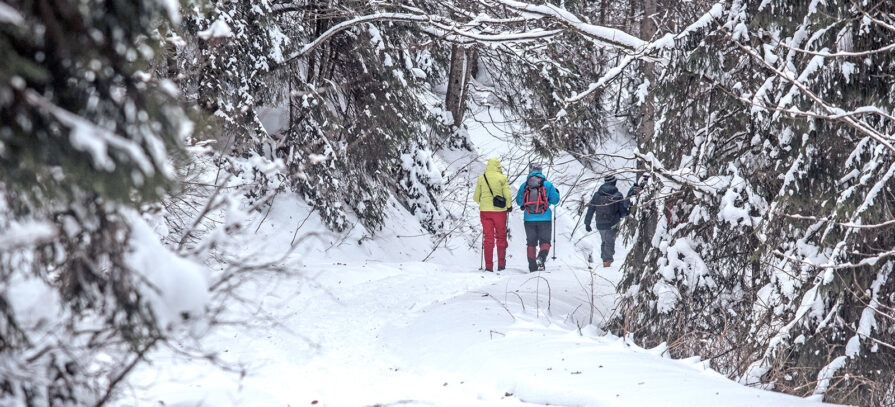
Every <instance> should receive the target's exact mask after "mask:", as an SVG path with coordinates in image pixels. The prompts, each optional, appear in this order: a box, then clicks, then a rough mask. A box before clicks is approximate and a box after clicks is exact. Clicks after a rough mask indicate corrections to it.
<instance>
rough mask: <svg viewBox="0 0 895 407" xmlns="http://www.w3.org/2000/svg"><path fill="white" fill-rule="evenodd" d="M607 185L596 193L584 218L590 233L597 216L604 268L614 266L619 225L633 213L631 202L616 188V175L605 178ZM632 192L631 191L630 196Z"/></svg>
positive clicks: (586, 228) (602, 186) (585, 227)
mask: <svg viewBox="0 0 895 407" xmlns="http://www.w3.org/2000/svg"><path fill="white" fill-rule="evenodd" d="M605 181H606V182H605V183H604V184H603V185H601V186H600V189H598V190H597V192H596V193H594V196H593V198H591V200H590V204H589V205H588V208H587V214H586V215H585V216H584V229H585V230H587V231H588V232H590V231H591V230H592V229H591V227H590V220H591V218H593V217H594V214H596V215H597V219H596V224H597V230H598V231H599V232H600V239H601V240H602V243H601V244H600V257H602V258H603V267H609V266H611V265H612V260H613V259H612V257H613V256H614V255H615V236H616V235H617V234H618V224H619V222H620V221H621V219H622V218H624V217H625V216H628V213H630V211H631V201H630V200H628V199H627V198H622V194H621V192H618V188H616V187H615V183H616V182H617V179H616V178H615V175H610V176H608V177H606V178H605ZM632 192H633V189H632V191H629V193H628V196H630V195H631V193H632Z"/></svg>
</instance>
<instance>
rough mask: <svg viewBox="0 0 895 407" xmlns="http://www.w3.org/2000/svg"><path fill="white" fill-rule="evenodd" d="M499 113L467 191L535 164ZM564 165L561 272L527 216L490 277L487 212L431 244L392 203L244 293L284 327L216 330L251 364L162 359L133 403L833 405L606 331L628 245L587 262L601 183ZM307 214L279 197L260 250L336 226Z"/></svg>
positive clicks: (238, 310)
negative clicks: (501, 266)
mask: <svg viewBox="0 0 895 407" xmlns="http://www.w3.org/2000/svg"><path fill="white" fill-rule="evenodd" d="M495 117H498V120H496V121H500V120H499V119H500V114H499V112H495V111H492V112H488V111H486V110H485V109H484V108H480V109H478V110H477V111H476V112H475V114H474V115H473V120H472V121H473V122H474V123H471V125H470V138H471V140H472V141H473V142H474V144H475V145H476V147H477V148H478V153H479V154H480V155H475V154H462V153H459V152H455V153H451V152H447V153H445V155H444V156H443V157H442V158H443V160H444V162H445V166H446V167H447V170H446V173H447V174H449V175H450V174H451V173H452V171H456V172H455V173H454V174H453V176H454V178H457V181H456V182H455V185H454V187H457V188H461V189H462V188H469V187H470V186H474V179H475V178H474V177H477V176H478V174H479V173H480V172H481V170H482V169H483V168H484V162H485V161H486V159H487V157H489V156H499V157H500V158H502V159H503V161H504V168H505V170H506V171H507V172H508V175H510V177H511V180H512V179H513V178H514V176H515V175H519V174H522V173H523V172H524V169H525V167H526V166H527V164H528V158H527V157H526V155H525V152H524V151H523V150H521V149H520V148H517V147H515V145H516V144H519V143H512V142H507V140H506V139H505V138H504V137H505V136H503V134H506V132H507V128H506V127H505V126H509V124H503V125H501V126H504V127H503V128H501V126H498V125H494V124H491V123H489V121H495V119H494V118H495ZM476 119H478V120H476ZM614 148H616V149H622V147H619V146H615V147H614ZM559 162H562V163H563V164H556V165H554V166H553V167H552V168H550V169H549V170H548V176H550V177H551V179H553V180H554V182H555V183H557V185H558V186H559V188H561V191H560V192H561V193H562V194H563V195H567V194H568V195H571V196H570V198H569V199H567V200H566V204H564V205H562V206H561V207H560V208H559V209H558V210H557V235H558V236H557V240H558V242H557V246H558V247H555V248H556V249H558V251H557V259H556V260H551V261H550V262H548V268H549V269H548V271H547V272H542V273H533V274H530V273H528V272H527V271H526V270H524V268H525V267H526V264H525V259H524V256H525V255H524V253H525V252H524V251H525V248H524V245H525V243H524V232H523V229H522V219H521V214H519V213H518V211H517V212H514V213H513V214H512V216H511V220H510V227H511V231H512V232H511V238H510V242H509V248H508V253H509V258H508V265H509V268H508V270H506V271H504V272H501V273H486V272H483V271H480V270H478V268H479V252H478V250H477V245H478V242H479V241H478V240H477V238H476V236H475V233H477V232H476V230H477V229H476V226H477V223H478V221H477V219H478V213H477V211H470V212H468V213H466V212H464V213H465V214H466V217H467V218H468V219H466V221H467V222H468V224H467V225H462V224H461V225H460V227H458V228H457V229H456V230H458V236H455V237H454V238H453V239H452V240H451V241H449V242H445V243H444V244H442V245H441V246H439V248H438V249H437V250H435V251H434V253H432V241H431V240H430V239H429V238H428V237H426V236H425V235H424V234H421V233H420V230H419V225H418V223H417V222H416V221H415V220H414V219H412V218H410V217H409V216H408V215H407V214H406V212H403V211H402V210H401V209H400V208H399V207H398V206H397V205H394V206H393V213H390V214H389V219H390V220H389V222H388V223H387V224H386V226H385V228H384V230H382V231H378V232H377V234H376V236H375V237H372V238H370V236H369V235H368V234H367V233H366V232H365V231H363V230H361V228H357V227H353V228H351V229H350V230H349V231H348V232H347V233H345V234H343V235H325V236H324V237H323V238H321V239H317V240H313V241H311V242H310V243H309V244H308V245H306V247H305V250H304V251H302V252H301V253H297V254H296V255H295V257H293V259H292V260H294V261H295V262H296V264H300V266H297V269H296V270H294V271H296V273H294V274H292V275H290V276H287V277H282V278H278V279H275V280H269V281H268V280H260V281H258V282H257V283H255V284H254V285H252V286H246V287H243V289H242V291H243V292H242V295H243V297H245V298H247V299H249V301H247V303H246V304H245V305H242V306H240V307H235V308H234V309H233V310H231V313H232V314H233V316H234V318H237V319H239V318H242V319H245V318H254V316H259V317H260V316H265V317H266V318H267V319H268V320H270V321H275V322H276V323H275V324H264V323H259V324H258V326H256V327H253V328H251V329H250V328H246V327H243V326H239V325H234V326H226V327H222V328H218V329H217V330H215V331H214V333H213V334H212V335H209V336H208V337H206V338H204V339H203V342H204V343H205V345H206V347H208V348H209V349H211V350H214V351H216V352H217V354H218V355H219V357H220V358H221V360H224V361H227V362H229V363H233V364H236V365H239V366H243V367H244V369H245V370H244V371H236V372H224V371H221V370H220V369H218V368H216V367H214V366H211V365H209V364H208V363H205V362H202V361H197V360H191V359H188V358H185V357H183V356H178V355H173V354H171V353H169V352H160V354H158V355H155V358H154V364H153V365H150V366H144V367H142V368H141V369H140V370H139V371H138V372H136V374H135V375H134V376H133V377H132V378H131V380H130V382H129V384H130V386H131V389H132V390H131V392H130V393H129V394H126V395H125V398H124V399H123V400H122V402H121V403H120V405H122V406H124V405H127V406H130V405H140V406H158V405H165V406H181V407H185V406H199V405H201V406H205V407H209V406H234V405H239V406H301V405H322V406H373V405H382V406H387V405H419V406H503V405H560V406H718V405H724V406H725V407H733V406H756V405H762V406H802V405H805V406H807V405H819V403H814V402H809V401H807V400H804V399H799V398H795V397H791V396H786V395H782V394H777V393H771V392H767V391H763V390H758V389H752V388H747V387H744V386H741V385H739V384H737V383H734V382H732V381H730V380H728V379H726V378H725V377H723V376H722V375H720V374H718V373H716V372H714V371H711V370H710V369H706V368H705V367H704V366H703V364H702V363H700V362H699V361H697V360H671V359H668V358H666V357H663V355H662V349H652V350H645V349H641V348H638V347H637V346H635V345H632V344H630V343H629V342H628V341H625V340H624V339H622V338H617V337H615V336H612V335H609V334H606V333H604V332H600V331H599V330H598V329H597V328H596V326H598V325H599V323H600V322H601V321H603V320H604V319H605V318H606V317H607V316H608V315H607V314H609V313H611V312H612V309H613V304H614V301H615V298H616V294H615V288H614V284H615V282H617V281H618V280H619V279H620V277H621V276H620V272H619V265H620V263H621V259H623V258H624V255H625V251H626V248H625V247H624V246H625V245H624V244H623V243H622V242H621V239H619V242H617V252H618V253H617V255H616V256H617V257H616V258H617V260H618V261H616V263H614V264H613V266H612V267H611V268H608V269H607V268H602V267H600V268H596V269H594V270H593V272H591V270H589V269H588V268H587V263H586V262H585V261H584V258H585V256H584V254H583V253H584V251H586V250H587V248H588V247H589V246H592V245H596V244H598V243H599V238H598V237H596V236H586V234H585V233H584V230H583V228H582V227H581V226H578V228H577V229H576V228H575V226H576V223H577V221H578V218H577V210H576V209H577V208H576V206H575V205H576V203H575V202H576V201H578V200H580V198H582V197H586V196H589V194H590V193H591V192H592V190H593V187H594V186H595V183H596V182H598V180H592V181H590V182H584V183H578V182H576V181H577V180H581V179H583V178H593V174H589V175H588V176H587V177H581V176H580V175H582V171H584V170H583V169H582V168H581V167H580V165H578V164H577V163H576V162H574V160H569V159H568V157H566V158H564V159H562V160H559ZM606 165H607V167H613V166H616V167H617V166H620V165H624V163H618V162H616V163H606ZM461 169H468V171H465V172H461ZM551 173H552V175H551ZM622 179H623V181H624V178H622ZM520 182H521V179H518V178H517V179H516V182H514V186H515V185H518V184H519V183H520ZM628 182H629V183H630V181H628ZM572 186H574V189H573V188H572ZM622 187H624V188H626V187H627V186H626V185H622ZM513 189H514V190H515V187H514V188H513ZM309 210H310V208H309V207H308V206H307V205H306V204H305V203H303V202H301V201H299V200H297V199H295V198H294V197H284V198H279V199H277V200H276V201H275V203H274V206H273V207H272V209H271V211H270V213H269V214H268V216H266V217H265V218H264V220H263V222H262V223H261V225H260V226H261V227H259V228H258V229H259V231H258V233H257V234H258V239H257V242H258V247H255V248H246V250H247V252H249V251H266V252H272V253H281V252H282V251H284V250H286V248H288V247H289V245H290V241H291V237H292V235H293V232H294V230H295V228H296V226H297V225H298V224H303V225H304V226H302V228H303V230H308V231H311V230H313V231H319V230H322V229H323V226H322V224H320V222H319V219H315V217H311V220H309V221H307V223H306V224H305V221H304V220H303V218H305V214H307V213H308V211H309ZM573 230H575V233H574V236H573V233H572V231H573ZM424 258H427V261H425V262H424V261H420V260H422V259H424ZM591 303H593V304H594V306H593V307H591V306H590V304H591ZM591 322H593V323H591Z"/></svg>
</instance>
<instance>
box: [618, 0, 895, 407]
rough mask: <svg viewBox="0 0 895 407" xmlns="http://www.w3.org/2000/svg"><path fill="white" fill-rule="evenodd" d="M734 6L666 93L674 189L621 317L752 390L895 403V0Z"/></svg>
mask: <svg viewBox="0 0 895 407" xmlns="http://www.w3.org/2000/svg"><path fill="white" fill-rule="evenodd" d="M724 6H725V9H724V14H723V16H719V18H718V19H717V24H715V25H712V26H709V27H708V28H706V29H703V32H704V33H705V34H704V35H702V36H699V37H698V43H697V42H693V43H692V45H691V46H686V45H689V44H684V45H685V46H684V47H681V48H680V51H673V52H671V54H670V58H669V64H668V66H667V67H666V69H665V70H664V72H663V73H662V75H661V78H660V81H659V83H657V84H656V86H655V90H654V91H653V92H651V96H652V97H653V98H654V99H653V100H654V103H655V105H656V106H657V108H658V111H659V115H658V117H657V119H656V121H657V123H656V134H655V135H654V136H653V137H651V138H649V139H646V140H643V141H642V142H641V145H640V146H639V149H640V151H639V154H640V157H641V160H642V166H643V168H644V169H646V170H648V171H651V172H652V173H653V174H655V175H657V176H658V180H659V182H658V183H656V185H655V186H654V187H653V189H652V192H651V193H650V194H649V195H648V196H643V197H641V198H639V199H640V200H641V201H642V202H640V203H639V205H638V212H637V219H638V223H639V225H640V226H639V227H638V228H637V230H636V232H635V233H636V236H637V238H636V239H635V241H636V243H635V244H636V246H635V249H634V250H633V251H632V255H631V256H630V257H629V259H628V262H629V265H628V268H627V270H628V272H627V274H626V277H625V278H624V280H623V283H622V285H621V287H620V290H621V291H622V292H624V293H625V299H624V301H623V303H622V309H623V310H624V311H625V312H624V313H623V314H622V315H621V316H620V317H618V318H616V322H615V325H616V326H617V327H622V326H624V327H626V329H631V330H633V331H634V332H636V336H637V337H639V338H642V339H643V340H644V341H645V343H647V344H649V343H653V344H655V343H658V342H664V341H667V342H669V343H673V344H674V346H671V349H672V350H673V351H674V352H675V354H678V355H691V354H701V355H703V356H704V357H710V358H712V361H713V363H714V365H715V366H716V367H717V368H719V369H721V370H722V371H724V372H726V373H728V374H730V375H732V376H736V377H739V378H740V380H741V381H742V382H743V383H746V384H750V385H764V386H768V387H771V388H775V389H777V390H782V391H787V392H793V393H795V394H800V395H810V394H815V395H817V397H825V399H826V400H836V401H843V402H853V403H859V404H868V405H869V404H873V405H880V403H887V402H890V401H891V397H892V393H891V391H892V389H891V387H890V386H889V385H888V384H887V383H890V382H891V373H890V372H889V371H888V369H885V366H889V365H891V363H892V362H893V361H892V359H891V355H892V353H891V350H890V349H891V348H889V346H890V345H889V344H891V343H893V339H895V338H893V336H892V334H891V328H890V327H891V326H892V322H893V321H892V319H891V318H890V317H886V316H884V315H883V314H879V313H878V312H882V313H886V314H888V311H887V310H891V308H889V307H890V306H892V305H893V304H892V303H891V301H890V300H891V296H892V294H893V293H892V292H891V288H892V287H893V283H892V282H891V280H889V275H890V271H891V268H892V266H893V263H892V261H893V251H892V250H893V248H895V246H893V240H892V230H893V229H892V226H895V224H893V223H892V202H893V192H892V188H893V185H895V184H893V181H892V176H893V175H895V159H893V157H895V156H893V152H895V150H893V148H892V144H891V143H892V140H893V138H892V133H893V130H895V123H893V121H892V116H891V112H892V108H893V101H895V99H893V98H895V84H893V83H892V82H891V81H888V80H886V79H884V78H887V77H888V76H889V72H892V70H893V69H895V60H893V59H892V57H891V56H892V54H891V52H888V51H886V48H887V47H890V45H891V44H892V43H893V41H895V30H891V26H890V25H888V24H887V23H885V21H886V20H888V19H891V14H888V13H891V12H892V8H891V4H888V3H885V2H875V4H873V5H870V4H866V2H865V3H863V4H862V5H858V4H855V3H853V2H848V1H828V2H816V1H813V2H807V1H806V2H797V3H792V2H783V1H763V2H759V1H733V2H729V3H727V4H725V5H724ZM889 315H890V314H889ZM824 395H825V396H824ZM886 400H889V401H886Z"/></svg>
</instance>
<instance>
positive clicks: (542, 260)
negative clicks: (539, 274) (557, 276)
mask: <svg viewBox="0 0 895 407" xmlns="http://www.w3.org/2000/svg"><path fill="white" fill-rule="evenodd" d="M537 264H538V270H540V271H544V259H542V258H540V257H538V261H537Z"/></svg>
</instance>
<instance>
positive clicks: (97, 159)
mask: <svg viewBox="0 0 895 407" xmlns="http://www.w3.org/2000/svg"><path fill="white" fill-rule="evenodd" d="M25 98H26V100H28V102H29V103H31V104H33V105H35V106H39V107H41V108H43V109H45V110H46V111H47V113H49V114H51V115H52V116H53V117H55V118H56V120H59V122H60V123H62V125H64V126H66V127H68V128H69V130H70V133H69V141H70V143H71V145H72V147H74V148H75V149H76V150H78V151H82V152H85V153H88V154H90V157H91V158H92V159H93V165H94V167H96V168H97V169H100V170H104V171H113V170H114V169H115V162H114V160H113V159H112V158H111V157H110V156H109V147H112V148H114V149H115V150H117V151H120V152H122V153H124V154H125V155H127V157H128V158H130V159H131V160H132V161H133V162H134V164H136V165H137V167H139V168H140V171H142V172H143V174H146V175H152V174H154V173H155V167H154V166H153V165H152V162H151V161H150V159H149V157H147V156H146V154H145V153H144V152H143V149H142V148H141V147H140V145H139V144H137V143H136V142H134V141H133V140H128V139H126V138H124V137H120V136H118V135H116V134H115V133H113V132H111V131H109V130H106V129H104V128H101V127H99V126H97V125H95V124H93V123H91V122H90V121H88V120H86V119H84V118H83V117H80V116H78V115H76V114H74V113H72V112H69V111H67V110H65V109H62V108H60V107H59V106H56V105H55V104H53V102H51V101H49V100H47V99H46V98H44V97H43V96H41V95H39V94H38V93H37V92H35V91H33V90H30V89H28V90H25Z"/></svg>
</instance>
